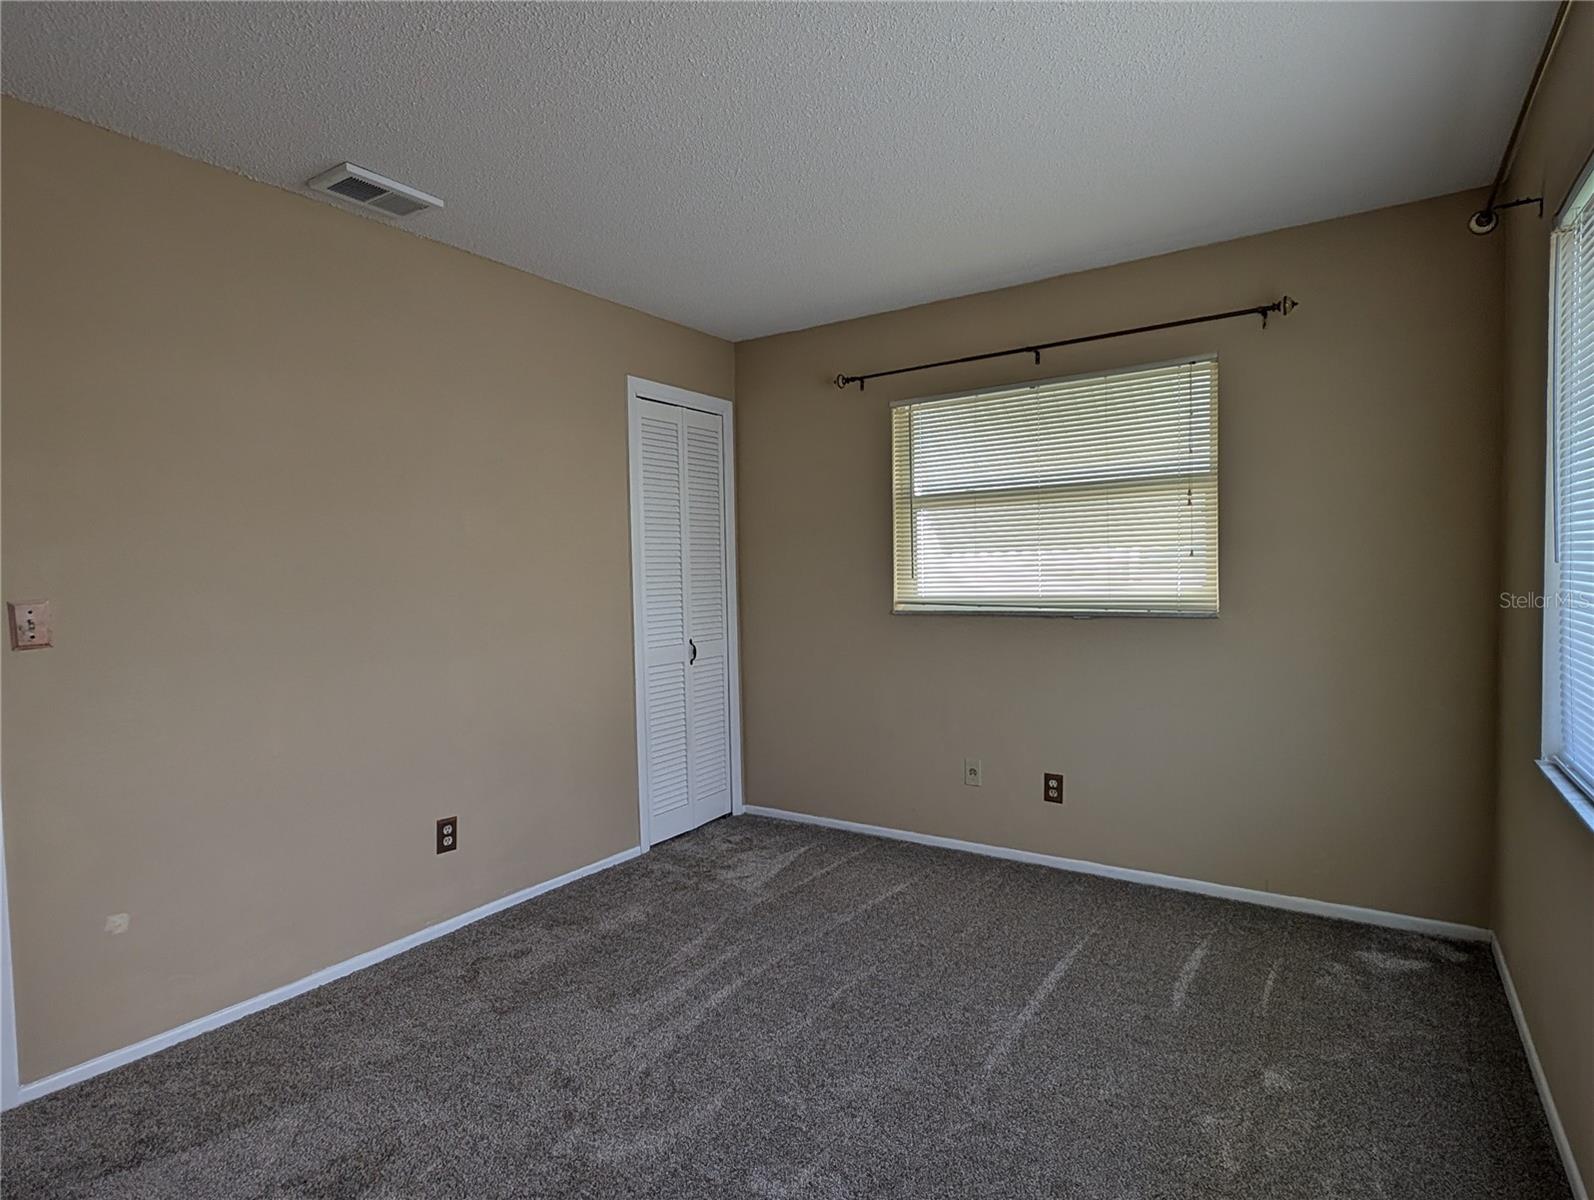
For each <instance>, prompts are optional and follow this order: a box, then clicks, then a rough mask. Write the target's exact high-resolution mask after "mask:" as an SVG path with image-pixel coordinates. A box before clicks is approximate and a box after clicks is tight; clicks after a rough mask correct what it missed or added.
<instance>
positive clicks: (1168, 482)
mask: <svg viewBox="0 0 1594 1200" xmlns="http://www.w3.org/2000/svg"><path fill="white" fill-rule="evenodd" d="M1217 400H1218V364H1217V360H1216V359H1215V358H1200V359H1195V360H1183V361H1180V362H1176V363H1169V364H1164V365H1158V366H1146V367H1137V368H1133V369H1130V370H1124V371H1115V372H1112V373H1110V374H1097V375H1088V376H1080V377H1077V378H1072V379H1058V380H1053V381H1051V382H1047V383H1036V384H1029V385H1026V386H1023V387H1014V388H1003V389H999V390H991V391H984V392H976V393H971V394H967V395H959V396H944V397H940V398H937V399H931V400H913V401H905V402H902V403H899V404H897V405H896V406H895V407H894V408H893V410H892V414H891V451H892V490H893V505H892V519H893V547H894V560H895V561H894V568H893V575H894V587H893V611H895V612H899V613H922V612H943V613H945V612H952V613H1024V614H1029V613H1039V614H1047V613H1061V614H1072V615H1083V616H1088V615H1103V614H1134V615H1150V614H1167V615H1186V616H1211V615H1214V614H1216V612H1217V611H1218V421H1217V415H1218V414H1217Z"/></svg>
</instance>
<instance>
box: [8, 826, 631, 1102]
mask: <svg viewBox="0 0 1594 1200" xmlns="http://www.w3.org/2000/svg"><path fill="white" fill-rule="evenodd" d="M641 853H642V848H641V847H640V846H633V847H631V849H629V850H622V851H620V853H618V854H611V855H610V856H609V857H608V858H604V859H600V860H599V861H597V862H594V863H588V864H587V865H586V866H584V867H577V868H576V869H575V870H574V871H567V872H565V874H563V875H560V876H558V877H557V878H555V879H549V880H546V881H544V882H543V883H535V884H532V886H531V887H528V888H522V889H521V890H520V891H518V892H515V893H514V894H513V895H509V896H505V897H503V898H502V899H499V900H493V901H491V902H489V903H487V904H483V905H482V906H481V907H479V908H473V909H471V910H470V911H469V912H465V913H461V914H460V915H459V916H457V917H450V918H449V919H448V920H446V921H439V922H438V923H437V924H436V925H428V926H427V927H426V928H425V929H422V930H420V931H418V932H416V933H412V934H410V935H409V936H407V937H401V938H399V939H398V940H397V941H396V942H389V943H388V944H387V945H385V946H378V947H377V948H376V949H375V950H367V951H366V952H365V953H364V954H357V955H355V956H354V957H353V958H350V959H345V960H344V961H343V962H340V963H336V964H334V965H333V966H330V967H323V968H322V969H321V970H319V971H317V972H315V973H314V974H313V975H306V976H305V977H304V978H303V979H299V980H295V981H294V982H293V983H287V984H284V985H283V986H282V987H279V988H273V989H272V990H271V991H269V992H263V993H261V994H260V995H258V996H255V997H253V998H251V999H248V1000H241V1001H239V1002H238V1003H237V1004H232V1005H229V1006H228V1007H226V1008H223V1009H221V1010H220V1011H218V1012H213V1013H210V1014H209V1015H208V1016H203V1017H197V1018H195V1019H194V1020H192V1021H189V1022H188V1023H187V1024H185V1025H179V1026H178V1027H177V1028H176V1029H168V1030H167V1031H166V1032H165V1033H157V1034H156V1035H155V1036H153V1037H147V1038H145V1039H144V1040H143V1041H141V1042H134V1043H133V1044H132V1045H131V1046H124V1047H122V1048H121V1049H120V1050H112V1051H110V1052H109V1053H108V1054H102V1055H100V1056H99V1057H98V1058H91V1059H89V1060H88V1061H87V1062H82V1063H79V1064H78V1065H77V1066H75V1067H68V1068H67V1069H66V1070H64V1071H57V1072H56V1073H55V1074H54V1075H47V1076H45V1077H44V1078H43V1079H39V1080H35V1081H34V1082H33V1083H24V1084H20V1085H19V1086H18V1087H17V1089H16V1092H15V1094H14V1095H12V1096H9V1097H7V1098H6V1103H5V1105H4V1107H6V1108H11V1107H14V1106H15V1105H18V1104H26V1103H27V1102H28V1101H29V1100H36V1099H38V1098H39V1097H40V1096H46V1095H49V1093H51V1092H55V1091H59V1090H60V1089H62V1088H64V1087H70V1086H71V1085H72V1084H74V1083H81V1082H82V1081H83V1080H85V1079H91V1078H93V1077H94V1076H95V1075H101V1074H103V1073H105V1072H106V1071H110V1070H114V1069H115V1068H116V1067H120V1066H124V1065H126V1064H127V1063H130V1062H134V1061H136V1060H137V1059H140V1058H144V1057H146V1056H148V1055H151V1054H154V1053H155V1052H156V1051H159V1050H164V1049H166V1048H167V1047H168V1046H175V1045H176V1044H177V1043H178V1042H186V1041H187V1040H188V1039H189V1038H191V1037H197V1036H198V1035H200V1034H202V1033H209V1032H210V1031H211V1030H212V1029H219V1028H221V1026H223V1025H229V1024H231V1023H232V1022H234V1021H236V1020H238V1019H239V1018H241V1017H247V1016H249V1015H250V1014H251V1013H257V1012H259V1011H260V1010H261V1009H263V1008H270V1007H271V1006H272V1005H273V1004H281V1003H282V1002H283V1001H284V1000H291V999H292V998H293V997H295V996H299V995H302V994H304V993H305V992H308V991H311V990H312V989H314V988H318V987H320V986H321V985H322V984H324V983H331V982H332V981H333V980H334V979H341V978H343V976H345V975H351V974H353V973H354V972H355V971H359V970H362V969H363V968H365V967H370V966H375V965H376V964H377V963H379V962H381V961H382V960H383V959H385V958H392V957H393V956H394V955H395V954H402V953H404V951H406V950H413V949H414V948H415V947H416V946H419V945H422V944H423V943H425V942H430V941H432V940H433V939H434V938H440V937H442V936H443V935H444V934H446V933H453V932H454V930H456V929H459V928H461V927H463V926H465V925H469V924H471V923H472V922H473V921H480V920H481V919H482V918H483V917H490V916H492V915H493V914H494V913H498V912H502V911H503V910H504V909H506V908H513V907H514V906H515V905H517V904H524V903H525V902H526V901H527V900H531V899H533V898H534V897H537V896H541V895H542V894H543V893H545V892H551V891H553V890H554V889H555V888H561V887H564V886H565V885H566V884H567V883H574V882H575V881H576V880H578V879H581V878H583V877H585V876H587V875H592V874H595V873H596V872H598V871H603V870H607V869H608V868H609V867H615V866H619V865H620V864H621V863H623V862H629V861H630V860H631V859H633V858H635V857H637V855H639V854H641Z"/></svg>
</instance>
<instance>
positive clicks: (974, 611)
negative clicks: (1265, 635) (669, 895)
mask: <svg viewBox="0 0 1594 1200" xmlns="http://www.w3.org/2000/svg"><path fill="white" fill-rule="evenodd" d="M891 615H892V616H893V617H1063V618H1067V619H1069V620H1073V621H1097V620H1101V619H1102V618H1119V617H1134V618H1137V619H1138V618H1147V619H1152V620H1157V619H1170V618H1171V619H1172V620H1175V621H1213V620H1216V619H1217V616H1218V614H1217V613H1215V612H1211V611H1204V612H1203V611H1197V610H1194V609H1191V610H1180V609H1160V608H1159V609H1148V608H996V607H991V608H986V607H983V606H979V605H972V604H966V605H962V606H959V605H954V604H946V605H916V606H914V607H912V608H893V609H892V610H891Z"/></svg>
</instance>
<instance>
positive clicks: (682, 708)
mask: <svg viewBox="0 0 1594 1200" xmlns="http://www.w3.org/2000/svg"><path fill="white" fill-rule="evenodd" d="M640 410H641V411H640V414H639V420H640V423H641V424H640V429H639V431H638V435H639V436H638V445H639V448H640V452H641V459H642V461H641V471H640V475H641V490H642V504H641V508H642V526H641V533H642V550H641V556H640V557H641V563H642V599H643V620H642V632H643V668H644V672H645V680H644V688H643V709H644V713H643V722H642V730H641V736H642V737H643V739H644V742H645V745H644V759H645V762H646V764H647V780H646V796H645V798H644V800H645V804H646V806H647V811H648V820H649V829H650V839H651V840H652V841H655V842H659V841H663V840H664V839H665V838H670V837H674V836H675V835H676V834H679V833H685V832H686V831H687V830H688V829H695V828H697V827H698V826H699V825H701V824H703V823H704V822H705V821H710V820H713V819H714V818H715V817H721V816H725V815H726V814H727V813H729V812H730V811H731V752H730V670H729V630H728V620H729V604H728V598H727V591H726V589H727V575H726V552H725V549H726V547H725V541H726V539H725V532H726V531H725V523H726V496H725V437H724V430H723V423H722V422H721V420H720V418H719V417H718V416H717V415H715V414H713V413H705V412H699V411H698V410H697V409H693V408H682V407H679V406H677V405H673V404H661V403H659V402H658V401H655V400H643V401H642V402H641V405H640Z"/></svg>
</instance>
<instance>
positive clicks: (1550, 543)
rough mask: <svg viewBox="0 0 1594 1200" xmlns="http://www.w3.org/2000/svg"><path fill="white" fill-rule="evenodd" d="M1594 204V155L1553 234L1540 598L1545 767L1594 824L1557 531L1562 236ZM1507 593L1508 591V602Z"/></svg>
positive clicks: (1592, 790) (1583, 816) (1578, 810)
mask: <svg viewBox="0 0 1594 1200" xmlns="http://www.w3.org/2000/svg"><path fill="white" fill-rule="evenodd" d="M1590 204H1594V159H1590V161H1589V163H1588V164H1587V165H1586V166H1585V167H1584V168H1583V172H1582V174H1581V175H1580V176H1579V178H1578V181H1577V183H1576V184H1574V185H1573V187H1572V189H1571V191H1570V192H1569V193H1568V195H1567V199H1566V202H1565V203H1564V204H1563V205H1562V206H1561V209H1560V211H1559V212H1557V213H1556V215H1555V223H1554V226H1553V228H1552V232H1551V235H1550V264H1549V266H1550V281H1549V288H1550V297H1549V308H1548V313H1549V320H1548V322H1547V323H1546V331H1545V345H1546V353H1545V365H1546V368H1547V369H1546V372H1545V374H1546V379H1545V388H1544V392H1545V430H1546V436H1545V449H1544V593H1543V595H1542V596H1541V597H1540V598H1539V599H1540V602H1541V604H1540V609H1541V613H1542V620H1543V659H1542V681H1543V682H1542V687H1543V690H1542V693H1541V706H1540V716H1541V726H1540V757H1539V759H1538V765H1539V768H1540V769H1541V770H1542V771H1543V772H1544V774H1545V776H1546V777H1547V778H1548V779H1549V780H1550V782H1551V783H1552V784H1553V785H1554V786H1555V788H1556V790H1557V791H1559V792H1560V793H1561V795H1562V797H1563V798H1565V800H1566V801H1567V803H1568V804H1570V805H1571V807H1572V810H1573V812H1575V813H1576V814H1577V816H1578V817H1579V818H1580V819H1581V820H1582V821H1583V823H1584V824H1585V825H1587V826H1588V827H1589V829H1590V830H1594V779H1591V780H1586V781H1585V780H1584V779H1583V778H1582V777H1581V776H1580V774H1579V773H1578V772H1577V771H1576V770H1575V769H1574V768H1572V767H1571V765H1570V764H1565V763H1563V762H1562V759H1561V748H1562V740H1561V623H1560V606H1561V564H1560V558H1559V539H1558V535H1557V522H1556V501H1557V492H1558V491H1559V488H1558V486H1557V483H1558V467H1559V464H1558V463H1557V461H1556V459H1557V454H1556V451H1557V449H1558V447H1557V443H1556V429H1557V422H1556V404H1557V399H1558V397H1557V393H1556V383H1557V371H1556V330H1557V328H1558V327H1559V312H1558V305H1559V302H1560V294H1559V288H1558V287H1557V281H1558V279H1559V276H1560V272H1559V270H1558V267H1559V264H1558V262H1557V258H1558V252H1559V250H1558V242H1557V238H1558V237H1559V235H1560V233H1561V231H1562V230H1563V229H1565V228H1566V226H1567V225H1568V224H1569V223H1570V222H1571V221H1573V220H1575V219H1576V218H1578V217H1579V216H1581V214H1582V213H1583V211H1584V209H1585V208H1586V207H1587V206H1588V205H1590ZM1505 600H1506V598H1504V597H1502V603H1504V602H1505Z"/></svg>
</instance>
